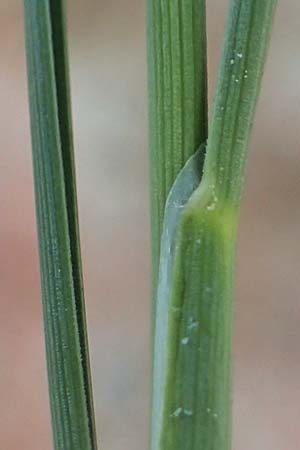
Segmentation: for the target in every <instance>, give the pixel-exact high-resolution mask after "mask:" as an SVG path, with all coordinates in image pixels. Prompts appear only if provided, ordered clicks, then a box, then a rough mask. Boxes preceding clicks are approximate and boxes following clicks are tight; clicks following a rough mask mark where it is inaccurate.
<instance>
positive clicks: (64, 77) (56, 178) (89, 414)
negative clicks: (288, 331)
mask: <svg viewBox="0 0 300 450" xmlns="http://www.w3.org/2000/svg"><path fill="white" fill-rule="evenodd" d="M24 5H25V24H26V44H27V45H26V46H27V60H28V82H29V98H30V112H31V132H32V147H33V163H34V178H35V192H36V208H37V221H38V235H39V250H40V262H41V281H42V293H43V306H44V308H43V309H44V323H45V337H46V353H47V366H48V379H49V394H50V403H51V414H52V425H53V436H54V444H55V448H56V449H60V450H61V449H64V450H71V449H72V450H77V449H78V450H79V449H80V450H95V449H96V437H95V431H94V418H93V411H92V406H91V405H92V403H91V401H90V400H89V399H90V398H91V395H92V393H91V387H90V383H89V371H88V366H89V361H88V348H87V341H86V329H85V313H84V303H83V287H82V278H81V262H80V254H79V235H78V225H77V204H76V190H75V172H74V165H73V148H72V130H71V116H70V107H69V103H68V102H69V92H68V74H67V70H66V68H67V63H66V60H65V59H64V58H65V52H66V47H65V40H64V36H63V35H62V32H63V28H62V27H61V29H60V31H61V32H58V31H59V30H58V29H56V30H55V31H56V32H57V33H55V37H54V34H53V15H52V13H53V8H54V9H55V7H57V9H56V12H57V15H56V18H55V23H56V24H57V25H60V26H62V20H63V17H62V13H63V10H62V6H63V5H62V3H61V2H60V1H56V2H55V1H53V2H49V1H46V0H25V2H24ZM59 20H60V21H61V22H60V23H58V21H59ZM59 45H61V48H62V49H63V53H62V54H61V55H60V57H59V58H57V53H56V52H55V51H54V48H56V49H57V48H58V46H59ZM57 60H59V62H60V63H64V64H62V66H60V68H59V69H58V65H57V63H58V61H57ZM57 70H61V74H60V76H58V74H57ZM58 97H59V98H58ZM60 100H61V102H60ZM62 125H67V127H66V128H65V129H64V131H63V132H62ZM64 157H65V159H64ZM66 161H67V163H66ZM69 183H70V184H69ZM67 191H68V192H69V195H67V194H66V192H67ZM75 241H76V242H75ZM75 266H76V267H75Z"/></svg>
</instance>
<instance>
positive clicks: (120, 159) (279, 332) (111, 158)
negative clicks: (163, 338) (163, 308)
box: [0, 0, 300, 450]
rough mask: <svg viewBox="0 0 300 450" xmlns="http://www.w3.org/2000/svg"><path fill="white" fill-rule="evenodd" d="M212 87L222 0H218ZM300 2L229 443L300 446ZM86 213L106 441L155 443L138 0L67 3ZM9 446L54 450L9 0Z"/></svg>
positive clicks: (263, 125)
mask: <svg viewBox="0 0 300 450" xmlns="http://www.w3.org/2000/svg"><path fill="white" fill-rule="evenodd" d="M208 3H209V47H210V48H209V50H210V53H209V55H210V56H209V58H210V59H209V64H210V91H211V90H212V88H213V86H214V84H215V76H216V68H217V63H218V58H219V51H220V45H221V40H222V34H223V27H224V18H225V14H226V8H227V6H228V5H227V3H228V2H227V1H224V0H210V1H209V2H208ZM299 29H300V3H299V1H298V0H284V1H282V2H279V8H278V14H277V18H276V24H275V31H274V35H273V40H272V47H271V51H270V55H269V59H268V65H267V70H266V74H265V78H264V83H263V90H262V95H261V98H260V102H259V108H258V112H257V115H256V123H255V129H254V133H253V138H252V143H251V153H250V161H249V166H248V178H247V186H246V194H245V197H244V202H243V208H242V220H241V228H240V242H239V244H240V245H239V251H238V255H239V258H238V271H237V298H236V304H237V309H236V311H237V313H236V339H235V392H234V394H235V397H234V450H252V449H255V450H299V448H300V427H299V420H300V376H299V375H300V349H299V342H300V301H299V300H300V295H299V294H300V287H299V286H300V283H299V281H300V278H299V273H300V208H299V204H300V126H299V124H300V83H299V79H300V52H299V48H300V38H299ZM69 44H70V51H71V56H70V62H71V70H72V93H73V114H74V128H75V143H76V151H77V153H76V158H77V173H78V191H79V204H80V221H81V231H82V249H83V262H84V275H85V286H86V298H87V303H88V319H89V324H90V343H91V354H92V364H93V375H94V390H95V396H96V409H97V422H98V424H99V440H100V442H101V448H102V449H104V450H127V449H130V450H141V449H147V443H148V419H149V368H150V364H149V311H150V301H149V214H148V167H147V94H146V55H145V5H144V2H143V1H142V2H141V1H137V0H116V1H108V0H103V1H99V0H97V1H96V0H73V1H69ZM0 100H1V101H0V149H1V150H0V206H1V220H0V250H1V251H0V399H1V412H0V449H1V450H17V449H18V450H19V449H20V448H22V450H51V449H52V443H51V435H50V424H49V410H48V398H47V386H46V374H45V361H44V359H45V357H44V344H43V331H42V322H41V305H40V287H39V273H38V259H37V242H36V228H35V218H34V199H33V186H32V172H31V149H30V137H29V119H28V107H27V92H26V72H25V58H24V39H23V17H22V2H20V1H17V0H0Z"/></svg>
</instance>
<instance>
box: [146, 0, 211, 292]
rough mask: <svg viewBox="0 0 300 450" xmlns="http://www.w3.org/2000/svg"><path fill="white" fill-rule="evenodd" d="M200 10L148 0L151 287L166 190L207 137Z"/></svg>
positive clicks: (194, 0) (196, 1) (198, 1)
mask: <svg viewBox="0 0 300 450" xmlns="http://www.w3.org/2000/svg"><path fill="white" fill-rule="evenodd" d="M205 16H206V14H205V0H184V1H183V0H176V1H171V0H148V50H149V51H148V55H149V101H150V159H151V164H150V166H151V209H152V211H151V220H152V273H153V292H155V291H156V285H157V276H158V265H159V254H160V240H161V234H162V225H163V217H164V209H165V203H166V199H167V196H168V194H169V191H170V189H171V187H172V185H173V183H174V181H175V179H176V177H177V175H178V173H179V172H180V170H181V169H182V167H183V166H184V164H185V162H186V161H187V159H188V158H189V157H190V156H192V155H193V154H194V153H195V152H196V150H197V148H199V146H200V144H202V143H203V142H206V139H207V74H206V72H207V68H206V19H205Z"/></svg>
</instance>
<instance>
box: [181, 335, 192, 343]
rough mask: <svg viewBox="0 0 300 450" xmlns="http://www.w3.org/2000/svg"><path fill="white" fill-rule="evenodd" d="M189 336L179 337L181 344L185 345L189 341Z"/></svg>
mask: <svg viewBox="0 0 300 450" xmlns="http://www.w3.org/2000/svg"><path fill="white" fill-rule="evenodd" d="M189 340H190V338H189V337H188V336H186V337H184V338H182V339H181V343H182V345H187V344H188V343H189Z"/></svg>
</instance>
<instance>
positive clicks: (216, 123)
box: [152, 0, 276, 450]
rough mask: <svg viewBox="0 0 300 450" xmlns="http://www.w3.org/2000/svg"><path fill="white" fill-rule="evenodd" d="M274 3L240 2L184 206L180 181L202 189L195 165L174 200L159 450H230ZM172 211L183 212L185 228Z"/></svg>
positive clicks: (165, 257)
mask: <svg viewBox="0 0 300 450" xmlns="http://www.w3.org/2000/svg"><path fill="white" fill-rule="evenodd" d="M275 6H276V0H232V1H231V8H230V14H229V23H228V27H227V34H226V41H225V49H224V53H223V57H222V64H221V71H220V75H219V79H218V85H217V93H216V100H215V105H214V110H213V116H212V123H211V128H210V131H209V138H208V146H207V155H206V159H205V163H204V174H203V178H202V180H201V181H200V185H199V187H198V188H197V189H196V190H194V191H193V193H192V194H191V195H190V196H189V198H188V199H187V200H186V201H184V202H183V201H182V199H181V198H180V195H182V194H180V189H179V188H178V184H180V183H183V185H182V186H186V185H189V184H190V188H192V186H193V185H194V184H195V176H194V175H193V176H191V174H190V173H189V171H190V165H191V164H192V163H193V161H192V160H190V161H189V162H188V164H187V166H186V167H185V168H184V169H183V172H182V173H181V174H180V176H179V177H178V179H177V180H176V182H175V185H174V188H173V189H172V191H171V194H170V197H169V199H168V203H167V209H166V216H165V223H164V230H165V235H164V238H166V236H168V234H170V231H168V230H170V229H171V228H172V230H173V231H172V238H171V242H170V243H169V245H167V246H165V247H162V254H161V260H160V263H161V265H160V278H159V285H158V298H157V317H156V329H155V331H156V333H155V349H154V350H155V351H154V354H155V357H154V384H153V398H154V401H153V421H152V423H153V426H152V450H230V448H231V351H232V350H231V349H232V322H233V314H232V310H233V275H234V266H235V242H236V234H237V226H238V218H239V206H240V195H241V191H242V186H243V179H244V170H245V162H246V154H247V151H246V150H247V144H248V140H249V135H250V130H251V125H252V122H253V115H254V109H255V105H256V101H257V95H258V92H259V88H260V83H261V76H262V72H263V66H264V62H265V54H266V49H267V46H268V42H269V36H270V30H271V25H272V21H273V15H274V11H275ZM182 180H183V181H182ZM172 208H173V209H174V208H175V210H176V208H177V209H178V208H179V209H180V210H181V212H180V213H178V216H177V218H176V225H174V223H173V222H174V217H175V216H174V212H172ZM166 262H167V264H168V265H169V266H170V267H169V268H168V273H169V275H168V277H166V276H164V270H165V269H164V266H165V265H166ZM166 280H167V281H166Z"/></svg>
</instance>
